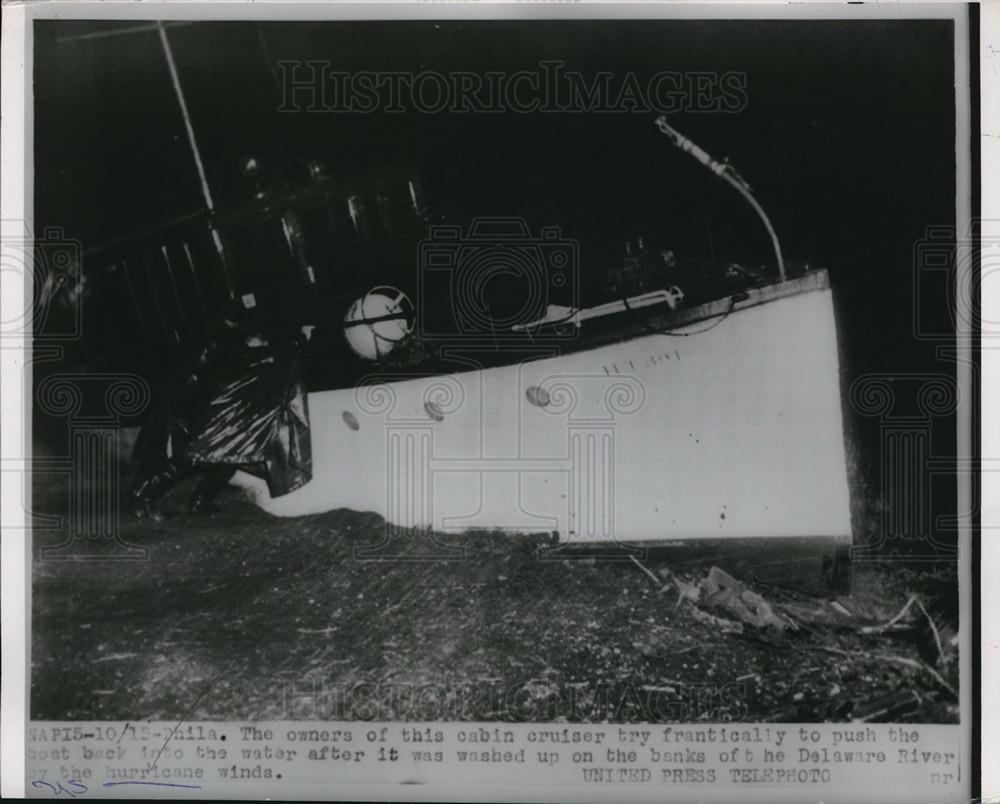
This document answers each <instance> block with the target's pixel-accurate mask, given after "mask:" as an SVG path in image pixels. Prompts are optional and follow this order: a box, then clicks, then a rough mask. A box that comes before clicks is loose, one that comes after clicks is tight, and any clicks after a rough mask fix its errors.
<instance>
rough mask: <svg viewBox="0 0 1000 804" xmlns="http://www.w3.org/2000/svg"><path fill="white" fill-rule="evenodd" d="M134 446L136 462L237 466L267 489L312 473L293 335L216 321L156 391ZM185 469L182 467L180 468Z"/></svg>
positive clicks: (287, 486) (292, 484) (291, 484)
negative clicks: (280, 337)
mask: <svg viewBox="0 0 1000 804" xmlns="http://www.w3.org/2000/svg"><path fill="white" fill-rule="evenodd" d="M158 396H159V398H160V400H161V401H160V404H159V405H158V406H157V408H156V410H155V411H154V412H153V414H152V415H151V416H150V418H149V420H148V421H147V422H146V424H145V425H144V426H143V428H142V432H141V433H140V436H139V438H138V439H137V441H136V446H135V450H134V452H133V458H134V460H135V461H136V462H137V463H138V464H139V465H140V466H141V467H147V468H149V469H153V470H154V471H159V470H158V469H156V467H164V466H167V465H169V464H171V463H173V464H174V465H176V466H178V467H184V466H186V467H190V468H197V467H199V466H205V465H227V466H233V467H236V466H239V467H240V468H241V469H243V470H244V471H246V472H249V473H250V474H253V475H256V476H257V477H260V478H262V479H263V480H265V481H266V482H267V487H268V491H269V492H270V494H271V496H273V497H280V496H281V495H283V494H288V493H289V492H291V491H294V490H295V489H297V488H299V487H301V486H303V485H304V484H305V483H307V482H309V480H310V479H311V477H312V450H311V444H310V433H309V407H308V402H307V396H306V389H305V385H304V383H303V379H302V361H301V357H300V354H299V349H298V346H297V344H295V343H294V342H289V343H284V344H281V345H275V344H272V343H270V342H269V341H268V340H267V339H266V338H263V337H261V336H260V335H258V334H256V333H253V332H251V331H249V330H248V329H246V328H236V327H234V326H232V325H226V326H222V327H220V329H219V331H218V332H216V333H215V335H214V337H212V338H211V339H209V341H208V342H207V343H203V344H202V345H201V346H200V348H199V349H197V351H196V354H195V355H194V356H193V357H192V358H191V359H189V360H187V361H183V363H182V365H181V367H180V368H179V369H178V370H177V371H176V372H174V373H173V374H172V375H171V376H170V377H169V378H168V380H167V382H166V383H165V385H164V388H163V389H162V392H161V393H160V394H159V395H158ZM180 471H181V473H182V474H183V473H184V470H183V469H181V470H180Z"/></svg>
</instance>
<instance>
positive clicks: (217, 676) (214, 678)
mask: <svg viewBox="0 0 1000 804" xmlns="http://www.w3.org/2000/svg"><path fill="white" fill-rule="evenodd" d="M235 662H236V659H235V658H233V659H230V660H229V661H228V662H226V664H225V666H224V667H223V668H222V669H221V670H220V671H219V672H218V673H216V674H215V675H214V676H212V679H211V680H210V681H209V682H208V684H207V685H206V686H205V689H203V690H202V691H201V694H200V695H199V696H198V697H197V698H195V699H194V703H193V704H191V706H189V707H188V710H187V711H186V712H185V713H184V716H183V717H182V718H181V719H180V720H178V721H177V725H176V726H174V727H173V728H172V729H171V730H170V734H168V735H167V739H166V740H164V741H163V745H161V746H160V750H159V751H157V752H156V756H155V757H154V758H153V762H152V763H151V764H150V766H149V770H153V768H155V767H156V763H157V762H159V761H160V755H161V754H162V753H163V751H164V749H166V747H167V743H169V742H170V740H171V739H172V738H173V736H174V735H175V734H176V733H177V729H179V728H180V727H181V726H182V725H183V724H184V722H185V721H186V720H187V719H188V715H190V714H191V713H192V712H193V711H194V708H195V707H196V706H197V705H198V704H199V702H200V701H201V699H202V698H204V697H205V696H206V695H207V694H208V691H209V690H210V689H212V687H214V686H215V682H216V681H218V680H219V679H220V678H222V674H223V673H225V672H226V671H227V670H228V669H229V668H230V667H232V666H233V664H234V663H235Z"/></svg>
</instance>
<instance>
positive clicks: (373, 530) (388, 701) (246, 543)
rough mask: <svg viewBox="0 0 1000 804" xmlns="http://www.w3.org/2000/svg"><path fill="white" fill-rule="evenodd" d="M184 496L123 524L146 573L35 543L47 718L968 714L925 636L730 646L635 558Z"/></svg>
mask: <svg viewBox="0 0 1000 804" xmlns="http://www.w3.org/2000/svg"><path fill="white" fill-rule="evenodd" d="M184 491H185V489H183V488H182V489H179V490H178V492H177V493H175V494H174V495H173V496H172V497H171V498H169V500H168V502H167V505H166V506H165V507H166V508H167V509H168V511H169V513H171V514H172V516H170V518H168V519H166V520H164V521H163V522H159V523H154V522H149V521H137V520H134V519H132V518H130V517H129V516H128V515H127V514H125V513H124V512H122V514H121V525H120V531H119V533H120V537H121V539H122V540H124V541H125V542H128V543H131V544H133V545H137V546H141V547H144V548H146V550H147V551H148V556H147V557H146V559H145V560H115V561H111V560H81V559H66V558H65V557H64V556H63V555H62V554H60V553H59V552H57V553H56V555H55V556H52V557H48V558H45V559H44V560H38V558H37V557H38V556H39V550H40V549H41V548H42V547H43V546H44V544H45V541H46V537H44V536H42V535H39V536H38V537H37V538H36V544H35V545H34V548H35V554H36V561H35V564H34V572H33V575H34V584H33V599H32V601H33V602H32V616H33V630H32V698H31V714H32V717H34V718H36V719H99V720H100V719H120V720H137V719H182V718H183V719H185V720H190V721H196V720H202V719H236V718H243V719H315V718H318V719H327V720H333V719H363V720H368V719H388V720H409V721H419V720H437V719H448V720H481V721H517V720H545V721H558V722H566V721H568V722H602V721H612V722H615V721H618V722H640V721H659V722H670V721H674V722H699V721H704V722H713V721H714V722H720V721H798V722H817V721H825V720H833V721H844V720H851V719H853V718H867V719H870V720H879V719H885V720H892V721H897V722H900V721H911V722H957V721H958V710H957V702H956V701H955V700H954V698H953V696H952V695H951V693H949V692H948V691H947V689H945V688H944V687H942V685H941V684H940V683H939V682H938V681H936V680H935V679H934V678H932V677H931V676H930V675H929V674H928V673H927V672H924V671H923V670H922V669H921V668H920V667H919V666H917V665H913V666H909V665H907V664H905V663H900V662H892V661H885V660H884V659H883V658H879V657H878V656H876V655H875V654H887V653H889V654H892V655H895V656H898V657H903V658H909V659H911V660H912V661H914V662H918V661H923V659H922V655H925V650H924V649H925V648H926V645H921V644H919V643H916V642H914V641H913V638H912V636H910V637H889V636H885V635H882V636H877V637H873V636H860V635H857V634H854V633H843V632H837V633H834V632H830V631H827V630H823V629H820V630H813V631H809V632H808V633H806V632H801V631H800V632H798V633H796V634H793V635H789V634H786V633H780V634H779V633H772V632H770V631H769V630H760V631H758V630H754V629H745V630H744V632H743V633H730V632H728V631H727V630H725V629H721V628H719V627H718V625H713V624H711V623H708V622H703V621H699V620H697V619H695V617H694V616H693V614H692V611H691V607H690V605H689V604H687V603H685V604H683V605H677V594H676V592H675V591H674V590H673V589H672V588H669V587H668V588H660V587H659V586H658V585H656V584H655V583H654V582H653V581H652V580H651V579H650V578H649V577H647V576H646V575H644V574H643V573H642V572H641V571H639V570H638V569H637V568H636V567H635V566H634V565H632V564H630V563H628V562H621V561H606V560H596V561H595V560H593V559H589V560H588V559H584V560H579V559H577V560H566V559H553V558H552V557H551V556H549V555H547V554H546V546H545V545H544V544H543V543H542V541H541V540H539V539H538V538H537V537H528V536H510V535H502V534H493V533H474V534H468V535H465V536H462V537H459V538H456V537H450V541H445V540H444V539H443V538H439V539H437V540H435V539H431V538H430V537H429V536H426V535H424V536H421V535H418V534H403V535H402V536H400V537H399V538H395V539H390V540H389V541H386V530H385V526H384V522H383V521H382V520H381V519H379V518H378V517H375V516H372V515H366V514H359V513H356V512H351V511H346V510H338V511H333V512H330V513H327V514H322V515H316V516H309V517H302V518H297V519H277V518H273V517H270V516H269V515H267V514H264V513H263V512H261V511H259V510H258V509H256V508H255V507H253V506H251V505H249V504H247V503H246V502H244V501H243V500H242V499H241V498H240V497H239V495H238V494H237V493H236V492H235V491H230V492H227V494H226V495H225V496H224V497H223V499H222V500H221V501H220V502H221V509H222V510H221V511H220V512H219V513H216V514H212V515H209V516H202V517H195V516H191V515H188V514H187V513H186V512H185V511H184V509H183V504H184V500H185V499H186V496H185V494H184ZM62 502H64V500H63V501H62ZM35 503H36V510H37V511H42V512H44V511H47V510H48V511H51V510H54V509H58V507H59V506H60V504H61V502H60V500H59V495H58V494H55V493H49V491H47V490H46V489H38V488H37V487H36V494H35ZM56 542H58V538H54V537H52V536H49V537H48V543H49V544H53V543H56ZM109 544H110V542H108V541H107V540H105V541H102V542H95V543H94V544H93V545H91V547H90V548H89V549H91V552H94V551H98V552H100V551H102V550H106V549H108V545H109ZM111 554H112V555H120V554H121V551H120V549H113V550H112V551H111ZM652 569H654V570H655V569H657V567H655V566H653V567H652ZM705 569H707V568H705ZM692 580H696V578H692ZM953 583H954V567H953V566H952V567H950V568H949V567H947V566H946V567H945V568H944V569H943V570H942V568H941V567H940V566H939V567H937V568H930V567H925V568H923V569H913V568H905V567H902V566H899V565H887V564H878V565H863V566H859V567H858V568H857V570H856V573H855V584H854V591H853V594H852V595H850V596H848V597H842V598H840V600H841V601H842V602H843V603H844V604H845V605H847V606H848V607H849V608H850V609H851V610H852V611H855V612H861V613H863V614H864V615H865V616H867V617H869V618H870V619H871V620H872V621H873V622H884V621H885V620H888V619H889V618H890V617H892V615H893V614H895V613H896V612H897V611H898V610H899V608H900V607H901V606H902V605H903V603H904V602H905V601H906V599H907V596H908V594H909V593H910V592H913V591H918V592H919V591H921V590H927V589H933V588H936V587H940V586H941V585H942V584H944V585H945V586H947V585H949V584H953ZM761 591H763V592H764V593H765V594H766V595H771V596H772V599H777V598H781V597H782V596H783V593H781V592H779V591H778V590H773V589H769V590H761ZM800 602H802V601H800ZM944 675H945V676H946V677H947V678H949V679H951V682H952V683H953V684H954V685H957V673H955V672H953V673H952V674H951V675H948V674H947V673H945V674H944ZM883 710H884V712H885V714H884V715H881V714H879V712H882V711H883Z"/></svg>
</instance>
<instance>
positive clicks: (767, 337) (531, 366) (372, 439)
mask: <svg viewBox="0 0 1000 804" xmlns="http://www.w3.org/2000/svg"><path fill="white" fill-rule="evenodd" d="M788 284H789V285H791V284H792V283H788ZM796 284H797V285H798V289H797V290H796V291H795V292H790V291H788V290H785V291H783V295H782V294H778V295H776V296H775V297H773V298H770V297H769V296H768V294H767V291H769V290H771V289H768V288H764V289H760V290H756V291H751V292H750V299H749V300H748V301H746V302H745V303H743V302H741V303H739V304H737V305H736V306H735V308H734V309H732V311H731V312H728V314H726V311H725V310H723V311H721V312H718V313H717V314H716V315H714V316H709V317H707V318H702V319H700V320H694V321H690V322H689V323H686V324H682V325H679V326H677V327H676V328H674V329H673V330H672V333H671V334H661V333H658V334H649V335H643V336H640V337H636V338H634V339H631V340H627V341H625V342H620V343H614V344H611V345H606V346H601V347H598V348H594V349H589V350H587V351H581V352H575V353H570V354H567V355H564V356H560V357H554V358H547V359H543V360H537V361H532V362H527V363H521V364H519V365H513V366H503V367H497V368H489V369H484V370H479V371H468V372H464V373H459V374H450V375H442V376H437V377H431V378H419V379H411V380H403V381H398V382H391V383H386V384H383V385H374V386H363V387H359V388H348V389H342V390H336V391H329V392H322V393H315V394H311V395H310V397H309V410H310V417H311V422H312V446H313V469H314V474H313V479H312V481H311V482H310V483H308V484H307V485H305V486H304V487H302V488H301V489H299V490H297V491H295V492H293V493H291V494H289V495H286V496H284V497H280V498H276V499H272V498H270V497H269V495H268V492H267V487H266V485H265V484H264V483H263V482H262V481H260V480H258V479H257V478H254V477H251V476H249V475H246V474H244V473H239V474H238V475H237V478H236V480H235V481H234V482H236V483H237V484H238V485H241V486H244V487H245V488H246V489H248V490H249V491H250V492H251V493H252V494H253V495H254V498H255V500H256V502H257V504H258V505H260V506H261V507H262V508H264V509H266V510H267V511H269V512H271V513H273V514H276V515H278V516H299V515H304V514H313V513H318V512H323V511H328V510H332V509H336V508H351V509H355V510H361V511H373V512H376V513H378V514H380V515H381V516H383V517H384V518H385V519H386V520H387V522H388V523H390V525H393V526H399V527H402V528H414V527H415V528H433V529H435V530H439V531H444V532H449V531H451V532H460V531H467V530H469V529H471V528H490V529H498V528H499V529H510V530H516V531H523V532H552V531H557V532H558V534H559V538H560V541H563V542H608V541H622V542H634V541H647V540H690V539H737V538H745V537H790V536H795V537H804V536H805V537H812V536H815V537H834V538H836V539H849V536H850V532H851V528H850V505H849V496H848V486H847V471H846V462H845V449H844V441H843V425H842V412H841V394H840V387H839V359H838V352H837V338H836V328H835V323H834V315H833V304H832V298H831V293H830V290H829V287H828V284H827V281H826V276H825V274H816V275H812V276H811V277H807V278H806V279H803V280H797V281H796ZM776 287H777V288H784V287H785V286H776ZM716 309H718V308H716ZM727 310H728V307H727ZM545 402H548V404H547V405H544V404H543V403H545ZM428 403H430V404H428ZM355 428H356V429H355Z"/></svg>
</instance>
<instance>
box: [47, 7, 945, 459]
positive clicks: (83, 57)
mask: <svg viewBox="0 0 1000 804" xmlns="http://www.w3.org/2000/svg"><path fill="white" fill-rule="evenodd" d="M108 27H109V24H108V23H99V24H96V23H84V22H45V23H36V50H35V65H36V66H35V98H36V123H35V132H36V154H35V156H36V167H35V175H36V181H37V189H36V228H37V229H39V230H40V229H41V228H42V227H43V226H44V225H59V226H62V227H63V228H64V229H65V230H66V231H67V233H68V234H69V235H70V236H73V237H78V238H80V239H81V240H83V241H84V247H87V246H88V245H92V244H94V243H97V242H100V241H103V240H106V239H109V238H112V237H115V236H118V235H122V234H126V233H127V232H129V231H130V230H132V229H135V228H136V227H139V226H142V225H146V224H149V223H153V222H155V221H157V220H161V219H163V218H165V217H168V216H170V215H174V214H178V213H181V212H186V211H194V210H197V209H199V208H200V205H201V199H200V195H199V192H198V185H197V181H196V177H195V173H194V170H193V167H192V163H191V159H190V154H189V151H188V146H187V142H186V140H185V138H184V135H183V129H182V127H181V121H180V116H179V114H178V111H177V107H176V103H175V101H174V99H173V96H172V92H171V88H170V83H169V76H168V72H167V69H166V66H165V64H164V61H163V58H162V52H161V51H160V48H159V42H158V39H157V36H156V34H155V33H141V34H136V35H132V36H119V37H113V38H90V39H74V38H67V37H71V36H72V35H73V34H78V33H85V32H89V31H93V30H95V29H97V28H100V29H102V30H104V29H107V28H108ZM952 37H953V28H952V25H951V23H950V22H948V21H930V20H912V21H822V22H820V21H815V22H814V21H741V22H738V23H735V22H733V23H727V22H696V21H656V22H654V21H642V22H572V23H566V22H561V23H552V22H530V23H528V22H517V23H506V22H505V23H491V24H483V23H474V22H441V23H432V22H407V23H391V24H385V23H337V24H329V23H323V24H318V23H308V24H306V23H267V24H261V25H260V26H255V25H252V24H227V23H213V24H198V25H191V26H184V27H174V28H171V29H170V38H171V41H172V43H173V44H174V47H175V52H176V57H177V64H178V69H179V71H180V76H181V80H182V82H183V83H184V85H185V89H186V91H187V93H188V99H189V104H190V108H191V114H192V117H193V120H194V125H195V127H196V129H197V132H198V136H199V139H200V141H201V144H202V147H203V149H204V153H205V159H206V166H207V169H208V175H209V180H210V182H211V184H212V186H213V188H214V190H215V192H216V194H217V196H218V197H219V198H220V199H221V201H222V202H223V203H225V202H227V201H231V200H238V199H239V198H241V197H245V195H246V184H245V181H243V180H242V178H241V177H240V174H239V166H240V159H241V157H243V156H245V155H247V154H254V155H255V156H258V158H260V159H261V160H262V161H264V162H267V163H270V164H291V163H293V162H294V161H295V160H305V159H308V158H312V157H321V158H323V159H324V160H325V161H326V162H327V164H328V165H330V166H331V167H332V168H333V169H334V170H340V169H349V170H356V169H360V168H364V167H365V166H374V165H379V164H382V163H386V162H392V163H402V164H413V165H416V166H417V167H418V168H419V170H420V173H421V175H422V177H423V180H424V183H425V190H426V194H427V197H428V200H429V201H430V202H431V204H432V205H434V206H435V207H436V208H438V209H441V210H445V211H447V213H448V214H449V216H450V217H452V218H455V219H459V220H461V219H464V218H468V217H471V216H475V215H488V214H493V215H518V216H522V217H525V218H526V219H527V220H528V221H529V223H530V224H531V225H532V226H533V227H538V226H542V225H552V224H558V225H560V226H561V227H562V228H563V231H564V233H565V234H566V235H567V236H569V237H574V238H577V239H579V241H580V244H581V253H582V259H583V262H584V266H585V268H586V267H587V266H588V265H589V264H604V263H605V262H607V261H609V260H613V259H614V258H615V257H617V255H619V254H620V251H621V244H622V241H623V240H624V239H625V238H626V237H629V236H635V235H639V234H644V235H647V236H649V237H651V238H654V239H659V240H661V241H665V242H664V245H668V244H670V243H672V242H674V241H673V240H672V238H675V239H676V242H678V243H681V244H685V245H689V246H690V247H692V248H694V247H698V248H704V247H705V243H704V240H702V239H701V237H702V235H701V234H700V232H697V231H693V229H694V228H698V227H702V228H703V224H702V223H696V222H697V221H700V220H704V218H705V217H706V216H711V219H712V231H713V245H714V247H715V249H716V252H717V253H718V255H719V256H720V257H727V258H732V259H738V260H741V261H745V262H746V263H748V264H760V263H761V262H765V261H768V260H769V251H768V241H767V240H766V238H765V237H764V235H763V233H762V230H761V229H760V227H759V224H758V223H757V221H756V220H755V219H754V217H753V215H752V213H750V212H749V210H748V208H747V207H745V205H743V204H742V202H741V201H740V199H739V198H738V197H736V195H735V194H734V193H732V191H731V190H729V189H728V188H726V187H725V186H723V185H722V184H721V183H719V182H716V181H715V180H713V179H712V177H711V176H710V175H709V174H708V173H707V172H706V171H705V170H704V169H703V168H701V167H700V166H698V165H697V164H696V163H695V162H694V161H693V160H691V159H690V158H689V157H686V156H684V155H683V154H681V153H680V152H679V151H677V150H675V149H673V148H672V147H671V146H670V145H669V144H668V142H667V140H666V139H665V138H663V137H662V136H661V135H659V134H658V133H657V132H656V131H655V129H654V127H653V125H652V118H653V117H654V115H653V114H651V113H634V114H628V113H611V114H569V113H566V114H560V113H534V114H515V113H503V114H493V115H455V114H448V113H440V114H420V113H416V112H407V113H403V114H395V115H393V114H385V113H381V112H375V113H372V114H360V113H358V114H316V113H312V114H310V113H295V112H291V113H279V112H278V111H277V107H278V105H279V102H280V98H279V94H278V90H277V87H276V84H275V80H274V75H273V74H272V72H271V70H270V69H269V64H268V61H267V59H266V58H265V56H264V48H263V46H262V41H263V43H264V44H265V45H266V47H267V50H268V51H269V53H270V55H271V57H272V59H274V60H278V59H299V60H305V59H320V60H325V61H329V62H331V63H332V65H333V66H334V67H335V68H336V69H339V70H344V71H357V70H405V71H412V72H419V71H421V70H438V71H442V72H447V71H455V70H467V71H485V70H507V71H512V70H535V69H537V65H538V63H539V62H540V61H542V60H560V61H563V62H565V65H566V69H567V70H576V71H579V72H581V73H583V74H585V75H591V74H593V73H596V72H598V71H601V70H609V71H612V72H613V73H615V74H616V75H618V74H623V73H625V72H627V71H632V72H634V73H635V74H636V75H637V76H639V77H640V78H642V77H643V76H647V77H648V76H650V75H652V74H654V73H656V72H659V71H664V70H669V71H682V72H692V71H716V72H723V71H738V72H741V73H745V74H746V81H747V85H746V94H747V98H748V101H749V102H748V105H747V108H746V109H745V110H743V111H741V112H740V113H738V114H723V113H712V112H701V113H692V112H684V111H681V112H678V113H676V114H673V115H671V117H670V122H671V124H672V125H674V126H675V127H676V128H677V129H679V130H680V131H682V132H683V133H685V134H686V135H688V136H690V137H691V138H692V139H693V140H694V141H696V142H697V143H698V144H699V145H701V146H702V147H704V148H705V149H706V150H708V151H709V152H710V153H712V154H713V155H714V156H716V157H718V158H722V157H729V159H730V160H731V161H732V163H733V164H734V165H736V166H737V167H738V168H739V170H740V172H741V173H742V174H743V175H744V176H745V177H746V179H747V180H748V181H749V182H750V184H751V185H752V186H753V188H754V190H755V192H756V194H757V197H758V198H759V199H760V200H761V202H762V203H763V205H764V206H765V208H766V209H767V210H768V212H769V214H770V215H771V218H772V220H773V222H774V225H775V227H776V228H777V230H778V232H779V235H780V236H781V238H782V244H783V247H784V250H785V255H786V259H788V260H790V261H799V262H805V261H809V262H810V264H812V265H817V266H825V267H828V268H829V269H830V274H831V279H832V282H833V285H834V289H835V295H836V303H837V306H838V318H839V323H840V327H841V331H842V338H843V355H844V359H845V375H846V377H845V379H846V380H847V381H848V382H849V381H850V379H851V378H852V377H853V376H857V375H858V374H861V373H865V372H869V371H887V372H893V371H899V372H904V371H924V372H948V373H952V372H953V365H952V364H949V363H946V362H938V361H937V359H936V356H935V352H934V349H935V347H934V345H933V344H927V343H922V342H918V341H917V340H915V339H914V337H913V316H914V311H913V301H912V300H913V298H914V273H915V269H914V258H913V249H914V245H915V243H917V241H919V240H920V238H921V237H923V235H924V232H925V230H926V227H928V226H930V225H936V226H947V225H953V223H954V209H955V185H954V177H955V156H954V150H955V128H954V116H955V112H954V109H955V105H954V104H955V87H954V80H953V45H952ZM691 244H694V245H691ZM939 291H943V287H942V288H939ZM925 295H926V294H925ZM928 304H929V305H930V306H929V308H928V312H929V314H930V315H931V316H932V317H933V318H935V320H936V322H937V324H938V326H939V328H940V329H947V326H948V322H949V320H950V319H949V313H948V310H949V306H950V305H949V301H948V299H946V298H945V297H944V295H943V292H939V293H938V295H937V296H933V297H932V298H931V299H930V300H929V302H928ZM858 426H859V427H860V428H861V430H860V431H861V432H863V433H865V435H863V439H864V440H866V441H867V442H868V443H869V444H870V445H872V446H873V445H874V444H875V443H876V441H877V432H876V431H874V430H873V429H871V428H872V427H873V425H872V424H871V423H870V422H868V423H861V424H859V425H858ZM866 428H867V429H866ZM935 429H936V432H937V433H939V434H941V433H943V435H941V436H937V435H936V437H942V438H944V443H943V444H941V445H938V447H939V448H940V449H942V450H947V449H949V446H948V439H949V438H950V435H949V432H948V431H949V428H935ZM950 449H954V447H953V446H951V447H950Z"/></svg>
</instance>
